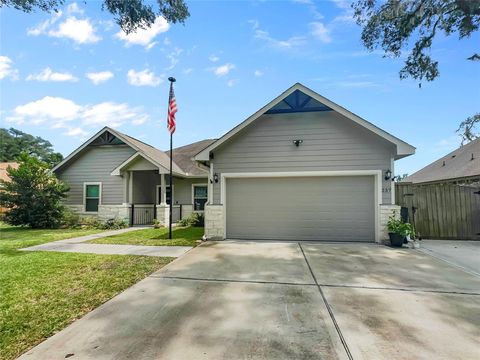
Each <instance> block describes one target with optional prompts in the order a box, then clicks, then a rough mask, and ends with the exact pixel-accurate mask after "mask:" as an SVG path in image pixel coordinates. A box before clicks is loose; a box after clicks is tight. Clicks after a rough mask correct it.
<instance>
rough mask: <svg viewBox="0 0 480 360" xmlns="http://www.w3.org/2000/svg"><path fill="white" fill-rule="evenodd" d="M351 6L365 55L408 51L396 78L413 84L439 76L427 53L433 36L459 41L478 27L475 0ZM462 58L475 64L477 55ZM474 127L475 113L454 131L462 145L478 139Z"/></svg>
mask: <svg viewBox="0 0 480 360" xmlns="http://www.w3.org/2000/svg"><path fill="white" fill-rule="evenodd" d="M352 8H353V10H354V17H355V20H356V21H357V24H359V25H360V26H362V42H363V44H364V46H365V47H366V48H367V49H368V50H370V51H373V50H375V49H378V48H380V49H381V50H382V51H383V53H384V56H385V57H395V58H399V57H400V56H403V54H404V53H408V56H407V58H406V60H405V65H404V67H403V68H402V69H401V70H400V79H405V78H408V77H411V78H413V79H415V80H418V81H419V86H421V84H422V81H424V80H426V81H433V80H435V79H436V78H437V77H438V76H440V70H439V66H438V61H437V60H435V59H434V58H433V57H432V54H431V52H430V50H431V47H432V44H433V40H434V39H435V37H436V36H438V35H439V33H442V32H443V34H444V35H445V36H451V35H454V34H457V35H458V38H459V39H460V40H461V39H464V38H468V37H470V36H471V35H472V34H473V33H474V32H476V31H478V29H479V27H480V0H381V1H378V0H357V1H356V2H354V3H353V4H352ZM409 47H410V48H411V49H410V50H408V48H409ZM466 60H470V61H478V60H480V54H479V53H474V54H471V55H469V56H468V57H467V58H466ZM478 124H480V113H477V114H476V115H474V116H471V117H469V118H467V119H466V120H464V121H463V122H461V123H460V126H459V127H458V129H457V133H458V134H459V135H460V136H461V137H462V144H463V143H464V142H465V141H467V142H468V141H471V140H473V139H475V138H477V137H478V134H477V133H476V132H475V127H476V126H477V125H478Z"/></svg>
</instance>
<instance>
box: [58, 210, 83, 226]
mask: <svg viewBox="0 0 480 360" xmlns="http://www.w3.org/2000/svg"><path fill="white" fill-rule="evenodd" d="M62 225H63V226H65V227H68V228H72V229H74V228H79V227H80V226H81V222H80V215H78V214H77V213H76V212H75V211H73V210H72V209H70V208H68V207H66V208H65V209H64V210H63V218H62Z"/></svg>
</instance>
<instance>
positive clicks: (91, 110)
mask: <svg viewBox="0 0 480 360" xmlns="http://www.w3.org/2000/svg"><path fill="white" fill-rule="evenodd" d="M81 119H82V121H83V123H84V124H85V125H107V124H108V125H109V126H113V127H119V126H121V125H122V124H124V123H125V122H130V123H132V124H134V125H139V124H143V123H144V122H145V121H147V119H148V116H147V115H146V114H139V113H138V109H131V108H130V107H129V106H128V105H127V104H125V103H123V104H117V103H114V102H103V103H100V104H96V105H92V106H86V107H85V108H84V109H83V112H82V115H81Z"/></svg>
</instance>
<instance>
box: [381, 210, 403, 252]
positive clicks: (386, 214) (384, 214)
mask: <svg viewBox="0 0 480 360" xmlns="http://www.w3.org/2000/svg"><path fill="white" fill-rule="evenodd" d="M379 213H380V219H379V222H380V224H379V225H380V226H379V236H378V239H379V243H380V244H385V243H389V241H390V239H389V237H388V230H387V223H388V219H389V218H390V216H394V217H395V218H396V219H400V206H398V205H380V211H379Z"/></svg>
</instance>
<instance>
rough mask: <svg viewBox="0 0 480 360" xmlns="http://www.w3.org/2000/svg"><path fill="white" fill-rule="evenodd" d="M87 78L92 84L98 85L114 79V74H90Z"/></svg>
mask: <svg viewBox="0 0 480 360" xmlns="http://www.w3.org/2000/svg"><path fill="white" fill-rule="evenodd" d="M85 76H86V77H87V78H88V79H90V81H91V82H92V83H94V84H95V85H98V84H101V83H103V82H105V81H108V80H110V79H111V78H113V73H112V72H111V71H100V72H90V73H86V74H85Z"/></svg>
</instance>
